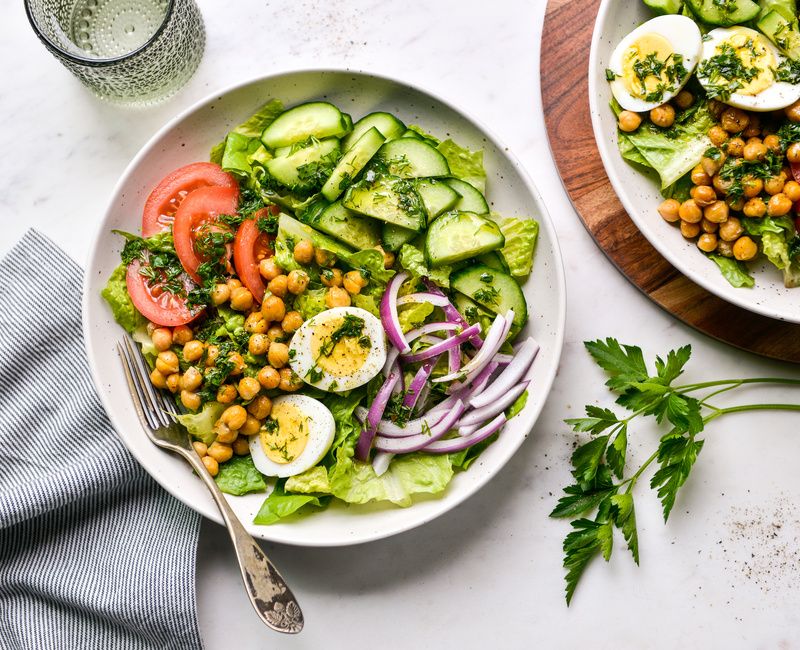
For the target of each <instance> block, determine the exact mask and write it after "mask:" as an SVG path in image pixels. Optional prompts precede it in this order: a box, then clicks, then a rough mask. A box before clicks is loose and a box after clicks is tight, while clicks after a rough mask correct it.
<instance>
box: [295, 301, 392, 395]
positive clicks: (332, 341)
mask: <svg viewBox="0 0 800 650" xmlns="http://www.w3.org/2000/svg"><path fill="white" fill-rule="evenodd" d="M384 363H386V335H385V334H384V331H383V325H381V322H380V320H378V319H377V318H376V317H375V316H373V315H372V314H371V313H369V312H368V311H366V310H365V309H360V308H358V307H334V308H333V309H328V310H326V311H323V312H322V313H320V314H317V315H316V316H314V317H313V318H309V319H308V320H307V321H306V322H305V323H303V324H302V325H301V326H300V328H299V329H298V330H297V331H296V332H295V333H294V336H292V342H291V343H290V344H289V365H290V366H291V367H292V370H293V371H294V372H295V374H296V375H298V376H299V377H300V378H301V379H302V380H303V381H304V382H306V383H307V384H310V385H312V386H315V387H316V388H320V389H322V390H327V391H332V392H340V391H345V390H350V389H351V388H356V387H357V386H361V385H363V384H366V383H367V382H368V381H369V380H370V379H372V378H373V377H374V376H375V375H377V374H378V373H379V372H380V371H381V369H382V368H383V365H384Z"/></svg>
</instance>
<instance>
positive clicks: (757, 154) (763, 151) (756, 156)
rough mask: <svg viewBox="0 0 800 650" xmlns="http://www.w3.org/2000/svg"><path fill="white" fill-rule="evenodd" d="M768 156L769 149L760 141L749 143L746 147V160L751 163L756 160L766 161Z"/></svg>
mask: <svg viewBox="0 0 800 650" xmlns="http://www.w3.org/2000/svg"><path fill="white" fill-rule="evenodd" d="M766 155H767V148H766V147H765V146H764V143H763V142H761V140H759V141H758V142H748V143H747V144H746V145H744V159H745V160H748V161H750V162H752V161H754V160H764V157H765V156H766Z"/></svg>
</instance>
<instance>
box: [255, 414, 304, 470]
mask: <svg viewBox="0 0 800 650" xmlns="http://www.w3.org/2000/svg"><path fill="white" fill-rule="evenodd" d="M309 420H310V418H309V417H308V416H307V415H306V414H305V413H303V412H302V411H301V410H300V409H299V408H297V406H296V405H295V404H292V403H289V402H281V403H279V404H277V405H275V406H274V407H273V408H272V415H271V417H270V418H267V421H266V422H265V425H264V427H262V429H261V431H260V433H259V438H260V441H261V448H262V449H263V450H264V453H265V454H266V455H267V458H269V459H270V460H271V461H272V462H274V463H279V464H286V463H291V462H292V461H293V460H294V459H295V458H297V457H298V456H299V455H300V454H302V453H303V450H304V449H305V448H306V445H307V444H308V433H309V424H310V421H309Z"/></svg>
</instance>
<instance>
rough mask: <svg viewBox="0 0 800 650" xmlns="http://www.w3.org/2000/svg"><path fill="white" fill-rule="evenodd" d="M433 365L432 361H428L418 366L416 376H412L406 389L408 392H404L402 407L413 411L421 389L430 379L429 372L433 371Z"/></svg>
mask: <svg viewBox="0 0 800 650" xmlns="http://www.w3.org/2000/svg"><path fill="white" fill-rule="evenodd" d="M434 365H435V362H434V361H433V360H429V361H426V362H425V363H423V364H422V365H421V366H420V368H419V370H417V374H416V375H414V379H412V380H411V385H410V386H409V387H408V392H406V394H405V397H404V398H403V406H405V407H407V408H409V409H411V410H412V411H413V410H414V407H415V406H416V405H417V400H419V396H420V393H421V392H422V389H423V388H424V386H425V384H426V382H427V381H428V379H430V376H431V371H432V370H433V366H434Z"/></svg>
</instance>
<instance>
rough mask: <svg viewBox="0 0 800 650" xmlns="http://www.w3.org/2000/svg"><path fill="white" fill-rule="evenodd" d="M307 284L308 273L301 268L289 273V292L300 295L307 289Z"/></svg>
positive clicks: (287, 286)
mask: <svg viewBox="0 0 800 650" xmlns="http://www.w3.org/2000/svg"><path fill="white" fill-rule="evenodd" d="M307 286H308V273H306V272H305V271H301V270H299V269H296V270H294V271H291V272H290V273H289V277H288V278H287V279H286V288H287V289H288V290H289V293H293V294H294V295H295V296H299V295H300V294H301V293H303V292H304V291H305V290H306V287H307Z"/></svg>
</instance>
